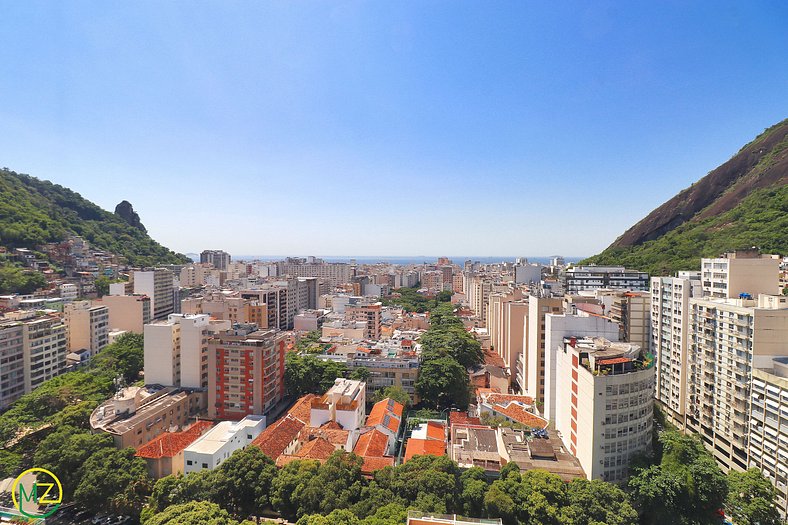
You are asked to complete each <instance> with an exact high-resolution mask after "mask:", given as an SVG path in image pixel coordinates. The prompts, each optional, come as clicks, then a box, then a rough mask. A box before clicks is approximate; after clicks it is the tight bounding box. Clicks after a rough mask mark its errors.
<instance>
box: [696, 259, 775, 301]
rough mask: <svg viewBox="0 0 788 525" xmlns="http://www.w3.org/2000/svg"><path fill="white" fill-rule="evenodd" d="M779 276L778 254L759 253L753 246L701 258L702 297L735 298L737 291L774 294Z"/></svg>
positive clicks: (753, 295)
mask: <svg viewBox="0 0 788 525" xmlns="http://www.w3.org/2000/svg"><path fill="white" fill-rule="evenodd" d="M779 276H780V257H779V256H778V255H766V254H760V253H758V251H756V250H746V251H737V252H733V253H726V254H725V255H723V256H722V257H719V258H715V259H703V260H702V261H701V278H702V283H703V295H704V296H705V297H715V298H720V299H725V298H734V299H735V298H737V297H739V295H740V294H749V295H750V296H751V297H756V296H758V294H766V295H775V294H778V293H780V290H779V278H780V277H779Z"/></svg>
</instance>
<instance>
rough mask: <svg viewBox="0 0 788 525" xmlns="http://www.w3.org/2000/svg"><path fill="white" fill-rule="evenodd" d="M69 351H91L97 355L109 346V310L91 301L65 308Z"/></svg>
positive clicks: (68, 305)
mask: <svg viewBox="0 0 788 525" xmlns="http://www.w3.org/2000/svg"><path fill="white" fill-rule="evenodd" d="M64 310H65V318H66V327H67V329H68V351H69V352H76V351H77V350H83V349H84V350H89V351H90V355H91V356H93V355H96V354H97V353H98V352H99V351H100V350H101V349H102V348H104V347H105V346H107V345H108V344H109V335H108V334H109V328H110V326H109V309H108V308H107V307H106V306H104V305H95V306H94V305H93V304H91V302H90V301H75V302H73V303H71V304H67V305H66V306H65V308H64Z"/></svg>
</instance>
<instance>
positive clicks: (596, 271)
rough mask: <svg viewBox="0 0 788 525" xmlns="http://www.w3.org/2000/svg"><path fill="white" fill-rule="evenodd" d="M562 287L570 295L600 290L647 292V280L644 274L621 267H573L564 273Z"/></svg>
mask: <svg viewBox="0 0 788 525" xmlns="http://www.w3.org/2000/svg"><path fill="white" fill-rule="evenodd" d="M564 286H565V289H566V293H567V294H570V295H576V294H579V293H580V292H588V291H593V290H598V289H601V288H609V289H613V290H634V291H648V289H649V278H648V274H647V273H646V272H639V271H636V270H627V269H626V268H624V267H623V266H575V267H573V268H569V269H567V270H566V272H565V273H564Z"/></svg>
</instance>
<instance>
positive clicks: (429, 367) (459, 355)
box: [416, 303, 484, 408]
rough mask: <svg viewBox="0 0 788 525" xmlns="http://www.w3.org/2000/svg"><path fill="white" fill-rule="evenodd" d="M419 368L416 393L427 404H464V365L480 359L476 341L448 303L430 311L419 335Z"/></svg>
mask: <svg viewBox="0 0 788 525" xmlns="http://www.w3.org/2000/svg"><path fill="white" fill-rule="evenodd" d="M419 342H420V343H421V358H422V362H421V368H420V369H419V377H418V379H417V380H416V393H417V394H418V395H419V397H420V398H421V400H422V405H424V406H426V407H431V408H448V407H457V408H465V407H467V406H468V402H469V401H470V398H471V392H470V381H469V378H468V369H471V368H475V367H477V366H479V365H481V364H482V363H483V362H484V353H483V352H482V348H481V345H480V344H479V342H478V341H477V340H476V339H475V338H474V337H473V336H472V335H470V334H469V333H468V332H467V331H466V330H465V328H464V327H463V325H462V321H461V320H460V319H459V317H457V315H456V314H455V313H454V307H453V306H452V305H451V304H449V303H440V304H438V305H437V306H435V307H434V308H433V309H432V310H431V311H430V328H429V330H427V331H426V332H425V333H424V334H422V336H421V338H420V339H419Z"/></svg>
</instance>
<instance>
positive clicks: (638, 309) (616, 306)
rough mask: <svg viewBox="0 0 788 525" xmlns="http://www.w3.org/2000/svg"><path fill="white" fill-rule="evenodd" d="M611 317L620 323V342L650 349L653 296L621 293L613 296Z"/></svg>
mask: <svg viewBox="0 0 788 525" xmlns="http://www.w3.org/2000/svg"><path fill="white" fill-rule="evenodd" d="M610 317H611V318H612V319H613V321H615V322H616V323H618V326H619V330H620V332H621V333H620V334H619V340H620V341H624V342H627V343H633V344H636V345H639V346H640V347H641V348H644V349H645V348H648V345H649V342H650V339H651V338H650V334H651V294H650V293H649V292H629V291H627V292H620V293H617V294H616V295H614V296H613V301H612V303H611V305H610Z"/></svg>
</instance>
